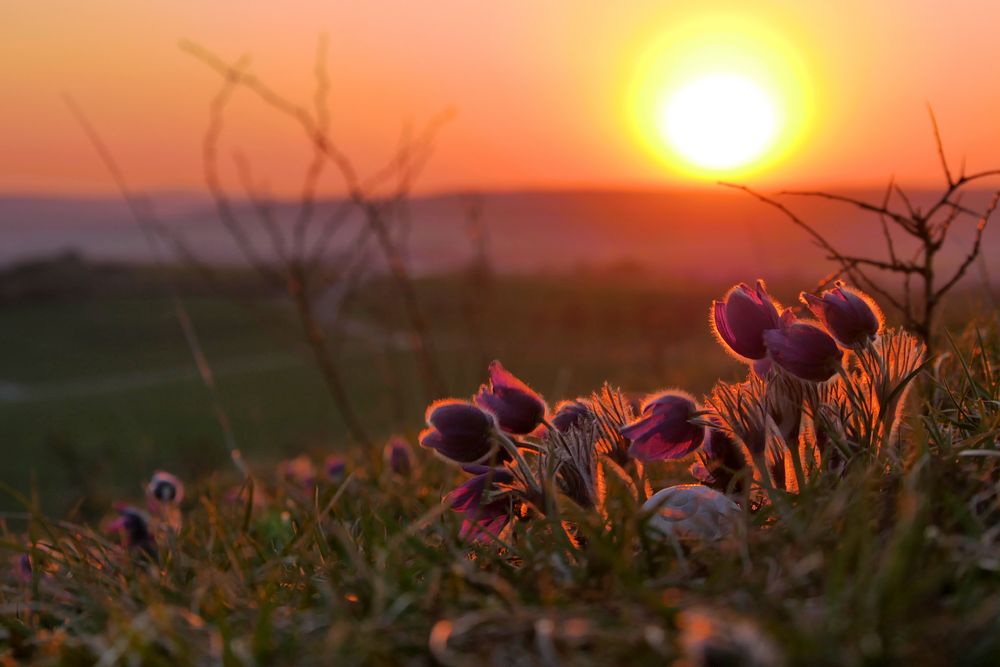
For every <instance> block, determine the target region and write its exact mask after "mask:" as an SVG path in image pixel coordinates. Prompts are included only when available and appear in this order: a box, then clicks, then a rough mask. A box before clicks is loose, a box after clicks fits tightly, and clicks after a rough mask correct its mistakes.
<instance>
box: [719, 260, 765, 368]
mask: <svg viewBox="0 0 1000 667" xmlns="http://www.w3.org/2000/svg"><path fill="white" fill-rule="evenodd" d="M711 321H712V329H713V330H714V331H715V333H716V334H717V335H718V336H719V339H720V340H721V341H722V342H723V343H724V344H725V346H726V347H728V348H729V350H731V351H732V352H733V353H734V354H736V355H737V356H739V357H742V358H744V359H750V360H754V359H763V358H764V357H765V356H767V348H766V347H765V345H764V332H765V331H769V330H771V329H777V328H778V327H779V326H781V318H780V316H779V315H778V309H777V307H776V306H775V303H774V301H773V300H772V299H771V296H770V295H769V294H768V293H767V288H766V286H765V285H764V281H763V280H758V281H757V287H756V288H755V289H751V287H750V286H749V285H747V284H746V283H740V284H739V285H736V286H735V287H733V288H732V289H730V290H729V291H728V292H726V295H725V296H724V297H723V298H722V301H713V302H712V312H711Z"/></svg>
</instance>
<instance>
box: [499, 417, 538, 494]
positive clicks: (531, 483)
mask: <svg viewBox="0 0 1000 667" xmlns="http://www.w3.org/2000/svg"><path fill="white" fill-rule="evenodd" d="M495 434H496V436H497V440H498V441H499V442H500V446H502V447H503V448H504V449H505V450H507V453H508V454H510V455H511V456H512V457H513V458H514V461H515V462H516V463H517V471H518V475H520V477H521V481H523V482H524V483H525V485H526V486H528V487H530V488H531V491H532V492H534V493H536V494H538V495H539V496H540V495H542V487H541V486H539V484H538V480H537V479H535V476H534V475H533V474H532V473H531V467H530V466H529V465H528V462H527V461H525V460H524V455H523V454H521V450H520V449H519V448H518V446H517V444H516V443H515V442H514V441H513V440H511V439H510V438H509V437H507V435H506V434H505V433H503V432H502V431H499V430H498V431H496V432H495Z"/></svg>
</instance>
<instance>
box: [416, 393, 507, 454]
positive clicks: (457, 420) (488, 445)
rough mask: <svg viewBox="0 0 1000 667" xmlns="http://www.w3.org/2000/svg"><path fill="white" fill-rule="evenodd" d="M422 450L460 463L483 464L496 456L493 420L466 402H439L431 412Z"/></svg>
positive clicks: (422, 435)
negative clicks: (431, 450)
mask: <svg viewBox="0 0 1000 667" xmlns="http://www.w3.org/2000/svg"><path fill="white" fill-rule="evenodd" d="M427 426H428V427H429V428H427V429H424V430H423V431H422V432H421V433H420V446H421V447H426V448H427V449H433V450H434V451H436V452H437V453H438V454H439V455H441V456H443V457H445V458H446V459H451V460H452V461H456V462H458V463H480V462H482V461H486V460H488V459H489V458H490V456H491V455H492V454H493V453H494V450H495V444H494V440H493V431H494V428H495V425H494V422H493V418H492V417H491V416H490V415H489V414H487V413H485V412H483V411H482V410H480V409H479V408H477V407H476V406H474V405H472V404H471V403H466V402H465V401H458V400H455V399H446V400H443V401H435V402H434V403H431V404H430V406H429V407H428V408H427Z"/></svg>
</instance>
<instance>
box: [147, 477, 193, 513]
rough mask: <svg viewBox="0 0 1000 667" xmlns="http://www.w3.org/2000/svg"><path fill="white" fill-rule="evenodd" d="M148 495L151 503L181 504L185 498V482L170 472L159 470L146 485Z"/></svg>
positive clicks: (161, 504)
mask: <svg viewBox="0 0 1000 667" xmlns="http://www.w3.org/2000/svg"><path fill="white" fill-rule="evenodd" d="M146 496H147V497H148V498H149V502H150V504H151V505H158V506H166V505H180V504H181V502H182V501H183V500H184V483H183V482H182V481H181V480H180V479H179V478H178V477H176V476H175V475H171V474H170V473H169V472H164V471H163V470H157V471H156V472H155V473H153V478H152V479H151V480H149V484H148V485H147V486H146Z"/></svg>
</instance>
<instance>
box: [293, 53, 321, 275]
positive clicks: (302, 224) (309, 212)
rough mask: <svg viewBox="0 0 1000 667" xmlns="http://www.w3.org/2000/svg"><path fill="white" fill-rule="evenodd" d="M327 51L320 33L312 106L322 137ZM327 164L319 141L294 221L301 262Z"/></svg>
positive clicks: (296, 253) (297, 253)
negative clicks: (317, 193)
mask: <svg viewBox="0 0 1000 667" xmlns="http://www.w3.org/2000/svg"><path fill="white" fill-rule="evenodd" d="M326 50H327V38H326V35H321V36H320V38H319V42H318V44H317V45H316V65H315V67H314V73H315V77H316V92H315V94H314V96H313V106H314V109H315V118H316V132H317V134H320V135H323V136H326V135H328V134H329V132H330V110H329V106H328V97H329V94H330V78H329V76H328V75H327V72H326ZM324 165H326V156H325V154H324V152H323V149H322V146H321V145H320V144H319V143H317V142H314V145H313V158H312V160H311V161H310V163H309V167H308V169H307V171H306V177H305V181H304V183H303V187H302V196H301V197H300V201H301V204H300V207H299V214H298V218H297V219H296V221H295V225H294V226H293V230H294V234H295V237H294V238H295V241H294V245H293V247H294V253H295V257H297V258H298V261H304V253H305V242H306V235H307V232H308V228H309V223H310V222H311V221H312V218H313V210H314V207H315V206H314V205H315V200H316V188H317V186H318V185H319V179H320V177H321V176H322V174H323V167H324Z"/></svg>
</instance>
